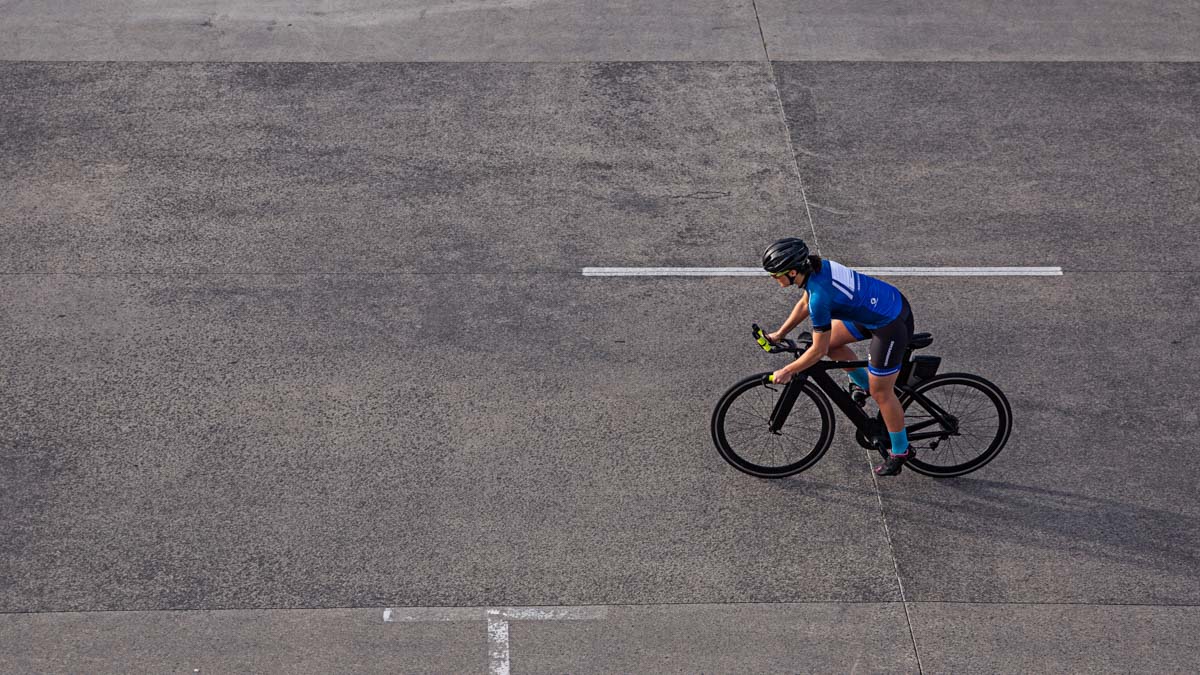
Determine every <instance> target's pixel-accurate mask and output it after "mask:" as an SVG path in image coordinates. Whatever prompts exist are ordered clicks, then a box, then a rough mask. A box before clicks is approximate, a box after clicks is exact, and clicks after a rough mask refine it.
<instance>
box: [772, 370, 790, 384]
mask: <svg viewBox="0 0 1200 675" xmlns="http://www.w3.org/2000/svg"><path fill="white" fill-rule="evenodd" d="M791 379H792V374H791V372H789V371H788V370H787V369H786V368H780V369H779V370H777V371H775V372H774V373H772V374H771V382H773V383H775V384H787V383H788V381H790V380H791Z"/></svg>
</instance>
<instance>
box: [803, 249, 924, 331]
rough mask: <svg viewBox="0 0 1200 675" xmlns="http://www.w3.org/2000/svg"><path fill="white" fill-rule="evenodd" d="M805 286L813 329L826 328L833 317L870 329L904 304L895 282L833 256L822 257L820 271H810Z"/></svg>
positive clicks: (888, 319)
mask: <svg viewBox="0 0 1200 675" xmlns="http://www.w3.org/2000/svg"><path fill="white" fill-rule="evenodd" d="M804 288H805V289H806V290H807V291H808V313H809V316H811V317H812V325H813V330H814V331H816V332H818V333H820V332H823V331H827V330H829V329H830V327H831V326H832V325H833V319H840V320H842V321H852V322H854V323H857V324H862V325H863V326H865V327H866V328H869V329H871V330H875V329H876V328H883V327H884V326H886V325H888V324H889V323H891V322H892V321H894V320H895V319H896V317H898V316H900V312H901V310H902V309H903V308H904V300H903V297H904V296H902V295H900V291H899V290H898V289H897V288H896V287H895V286H893V285H891V284H889V283H887V282H886V281H880V280H879V279H876V278H874V277H869V276H867V275H865V274H861V273H859V272H855V271H854V270H852V269H850V268H849V267H846V266H845V265H842V264H840V263H836V262H834V261H832V260H823V261H821V271H819V272H816V273H814V274H810V275H809V277H808V282H807V283H805V284H804Z"/></svg>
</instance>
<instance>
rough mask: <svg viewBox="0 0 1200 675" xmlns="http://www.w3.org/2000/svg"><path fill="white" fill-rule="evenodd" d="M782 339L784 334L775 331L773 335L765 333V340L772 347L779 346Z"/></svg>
mask: <svg viewBox="0 0 1200 675" xmlns="http://www.w3.org/2000/svg"><path fill="white" fill-rule="evenodd" d="M784 337H785V336H784V334H783V333H782V332H780V331H775V332H774V333H767V340H768V341H769V342H770V343H771V344H773V345H777V344H779V341H780V340H782V339H783V338H784Z"/></svg>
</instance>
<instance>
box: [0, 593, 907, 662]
mask: <svg viewBox="0 0 1200 675" xmlns="http://www.w3.org/2000/svg"><path fill="white" fill-rule="evenodd" d="M903 624H904V610H903V608H902V606H901V605H899V604H897V603H891V604H860V603H852V604H844V603H839V604H821V603H802V604H789V605H778V604H772V605H753V604H738V605H672V606H649V607H648V606H613V607H608V608H607V616H606V617H604V618H603V619H601V620H595V621H512V622H511V623H510V626H509V634H508V641H507V644H508V648H509V663H510V667H511V669H512V672H515V673H563V672H571V673H630V672H641V673H645V672H708V673H718V672H721V673H734V672H741V673H746V672H781V671H786V670H789V669H792V668H794V667H795V666H796V664H798V663H803V664H804V668H805V670H806V671H807V672H852V671H854V670H855V669H858V670H859V671H872V672H880V671H890V672H904V671H914V670H915V669H916V661H915V659H914V658H913V656H912V651H911V649H909V650H905V649H896V648H895V645H894V643H893V640H894V637H895V630H896V626H897V625H903ZM0 641H2V642H6V643H8V644H19V645H22V647H21V649H19V650H12V651H8V652H7V653H0V668H3V669H4V670H5V671H6V672H32V671H37V672H45V673H58V672H71V671H74V672H79V671H81V670H88V671H90V672H118V671H119V672H124V673H141V672H145V673H168V672H170V673H184V674H190V673H193V672H194V671H195V670H196V669H199V672H200V673H202V674H203V673H238V672H281V671H286V670H297V669H298V670H303V671H306V672H311V671H322V672H333V671H336V672H341V673H372V672H390V673H422V672H426V673H450V672H460V673H478V672H487V671H488V666H489V659H488V646H489V644H490V642H489V635H488V633H487V630H486V622H484V621H462V620H460V621H437V622H404V623H390V624H385V623H383V621H382V620H381V611H380V610H378V609H370V610H366V609H355V610H254V611H213V612H203V611H202V612H195V611H189V612H88V613H83V614H79V613H73V614H29V615H13V614H9V615H0ZM131 664H132V665H133V667H132V668H131V667H130V665H131ZM431 664H432V667H431Z"/></svg>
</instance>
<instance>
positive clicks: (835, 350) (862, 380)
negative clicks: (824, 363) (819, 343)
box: [829, 319, 871, 390]
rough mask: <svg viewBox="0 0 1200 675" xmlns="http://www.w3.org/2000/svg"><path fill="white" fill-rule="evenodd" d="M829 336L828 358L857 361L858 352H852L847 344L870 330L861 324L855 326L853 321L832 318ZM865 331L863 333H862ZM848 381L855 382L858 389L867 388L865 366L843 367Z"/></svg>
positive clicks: (864, 337)
mask: <svg viewBox="0 0 1200 675" xmlns="http://www.w3.org/2000/svg"><path fill="white" fill-rule="evenodd" d="M830 332H831V333H832V335H830V336H829V358H831V359H833V360H834V361H857V360H858V354H855V353H854V350H853V349H850V347H848V346H847V345H849V344H851V343H854V342H858V341H859V340H865V339H866V338H867V337H869V336H870V335H871V332H870V331H869V330H867V329H865V328H863V327H862V326H856V325H855V324H853V323H849V322H846V321H842V320H840V319H834V321H833V330H832V331H830ZM864 333H865V334H864ZM842 370H844V371H846V375H847V376H848V377H849V378H850V381H851V382H853V383H854V384H857V385H858V386H859V388H860V389H863V390H865V389H867V387H868V386H870V384H869V382H868V380H867V373H866V368H843V369H842Z"/></svg>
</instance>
